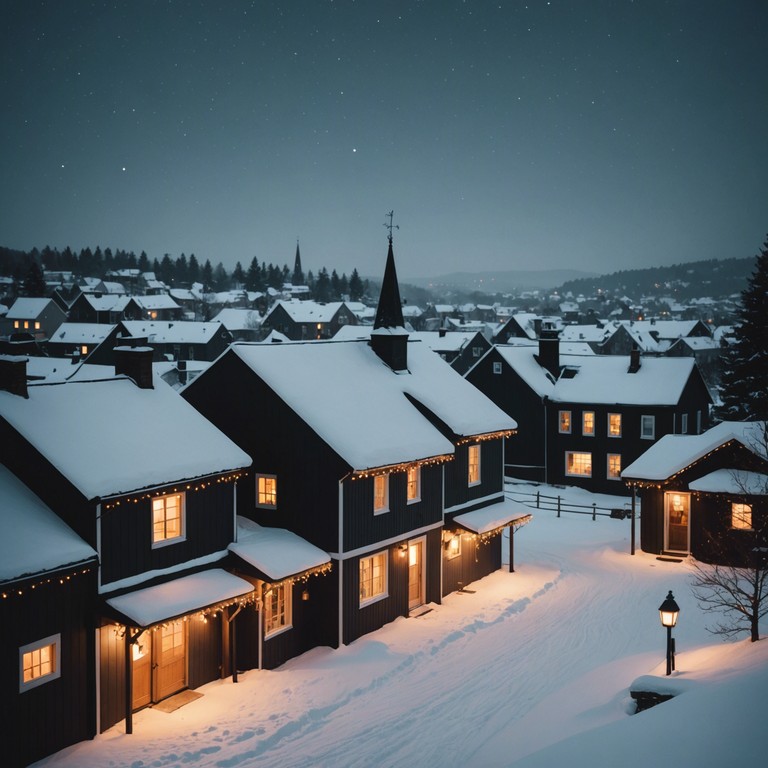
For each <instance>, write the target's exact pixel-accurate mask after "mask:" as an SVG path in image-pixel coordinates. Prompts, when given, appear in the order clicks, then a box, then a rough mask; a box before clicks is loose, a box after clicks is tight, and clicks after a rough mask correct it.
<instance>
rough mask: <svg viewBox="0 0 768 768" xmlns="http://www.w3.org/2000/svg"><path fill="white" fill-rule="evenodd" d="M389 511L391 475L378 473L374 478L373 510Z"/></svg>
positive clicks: (378, 512) (378, 511) (379, 511)
mask: <svg viewBox="0 0 768 768" xmlns="http://www.w3.org/2000/svg"><path fill="white" fill-rule="evenodd" d="M388 511H389V475H376V476H375V477H374V478H373V512H374V514H380V513H381V512H388Z"/></svg>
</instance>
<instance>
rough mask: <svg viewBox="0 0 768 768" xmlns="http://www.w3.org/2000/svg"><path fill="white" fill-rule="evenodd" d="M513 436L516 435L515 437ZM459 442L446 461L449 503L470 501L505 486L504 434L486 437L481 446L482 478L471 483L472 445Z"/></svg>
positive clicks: (446, 487)
mask: <svg viewBox="0 0 768 768" xmlns="http://www.w3.org/2000/svg"><path fill="white" fill-rule="evenodd" d="M511 439H512V440H514V439H515V438H514V437H512V438H511ZM471 444H472V443H464V444H462V445H459V446H456V454H455V458H454V460H453V461H449V462H448V463H447V464H445V465H444V466H445V507H446V509H450V508H451V507H454V506H456V505H458V504H467V503H468V502H472V501H474V500H476V499H482V498H484V497H486V496H490V495H491V494H499V493H501V492H502V491H503V490H504V474H503V472H504V467H503V462H504V447H503V446H504V441H503V440H502V438H498V439H494V440H484V441H482V442H479V443H477V445H479V446H480V482H479V483H478V484H477V485H469V483H468V479H467V478H468V474H469V465H468V461H469V446H470V445H471Z"/></svg>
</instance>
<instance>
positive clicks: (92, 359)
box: [46, 323, 118, 365]
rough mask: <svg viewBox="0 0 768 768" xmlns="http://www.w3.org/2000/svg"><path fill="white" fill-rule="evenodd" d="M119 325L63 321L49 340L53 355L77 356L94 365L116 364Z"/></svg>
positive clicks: (50, 350) (47, 346)
mask: <svg viewBox="0 0 768 768" xmlns="http://www.w3.org/2000/svg"><path fill="white" fill-rule="evenodd" d="M117 336H118V326H117V325H107V324H106V323H62V324H61V325H60V326H59V327H58V328H57V329H56V330H55V331H54V333H53V335H52V336H51V338H50V339H49V340H48V343H47V345H46V350H47V352H48V355H50V356H51V357H69V358H77V359H78V360H82V361H83V362H85V361H87V362H89V363H91V364H92V365H114V363H115V359H114V354H113V351H112V350H113V349H114V348H115V346H116V345H117V343H118V341H117Z"/></svg>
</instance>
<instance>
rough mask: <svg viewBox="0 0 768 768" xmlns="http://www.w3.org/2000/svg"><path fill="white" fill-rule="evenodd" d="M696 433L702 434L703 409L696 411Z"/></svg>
mask: <svg viewBox="0 0 768 768" xmlns="http://www.w3.org/2000/svg"><path fill="white" fill-rule="evenodd" d="M696 434H697V435H700V434H701V411H696Z"/></svg>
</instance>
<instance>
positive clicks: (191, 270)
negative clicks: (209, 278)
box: [187, 253, 200, 283]
mask: <svg viewBox="0 0 768 768" xmlns="http://www.w3.org/2000/svg"><path fill="white" fill-rule="evenodd" d="M187 276H188V277H189V282H190V283H196V282H198V281H199V280H200V264H198V261H197V257H196V256H195V254H194V253H190V254H189V264H188V265H187Z"/></svg>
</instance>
